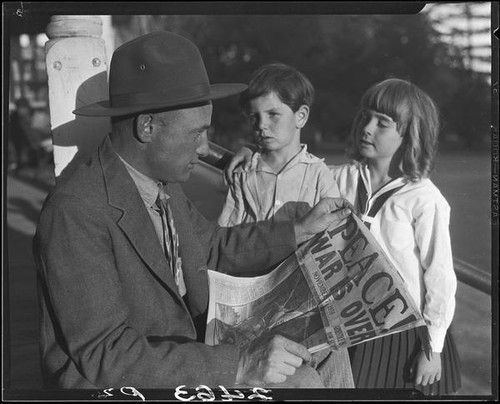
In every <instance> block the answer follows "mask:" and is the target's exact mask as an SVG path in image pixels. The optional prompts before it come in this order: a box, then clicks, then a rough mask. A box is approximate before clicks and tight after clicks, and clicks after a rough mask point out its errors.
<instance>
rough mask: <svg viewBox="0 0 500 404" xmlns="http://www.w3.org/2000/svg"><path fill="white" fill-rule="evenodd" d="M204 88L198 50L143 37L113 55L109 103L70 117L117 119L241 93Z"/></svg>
mask: <svg viewBox="0 0 500 404" xmlns="http://www.w3.org/2000/svg"><path fill="white" fill-rule="evenodd" d="M246 87H247V86H246V85H245V84H240V83H223V84H210V81H209V79H208V74H207V70H206V68H205V63H204V62H203V59H202V57H201V54H200V51H199V50H198V47H197V46H196V45H195V44H194V43H192V42H191V41H189V40H188V39H186V38H184V37H182V36H180V35H177V34H174V33H172V32H168V31H159V32H153V33H150V34H147V35H143V36H141V37H138V38H136V39H133V40H131V41H129V42H126V43H125V44H123V45H122V46H120V47H119V48H117V49H116V51H115V52H114V54H113V57H112V58H111V66H110V69H109V100H106V101H99V102H95V103H93V104H90V105H85V106H82V107H80V108H77V109H76V110H75V111H73V113H74V114H76V115H86V116H120V115H129V114H133V113H140V112H145V111H152V110H158V109H165V108H180V107H184V106H188V105H193V104H195V103H200V102H208V101H211V100H216V99H219V98H223V97H227V96H229V95H233V94H237V93H239V92H241V91H243V90H245V89H246Z"/></svg>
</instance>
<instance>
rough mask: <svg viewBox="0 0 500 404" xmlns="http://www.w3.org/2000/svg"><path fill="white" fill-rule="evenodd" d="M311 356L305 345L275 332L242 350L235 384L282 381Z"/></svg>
mask: <svg viewBox="0 0 500 404" xmlns="http://www.w3.org/2000/svg"><path fill="white" fill-rule="evenodd" d="M311 358H312V355H311V353H310V352H309V351H308V350H307V348H306V347H305V346H303V345H300V344H298V343H296V342H294V341H291V340H289V339H286V338H284V337H282V336H281V335H275V336H274V337H273V338H272V339H271V340H269V341H266V342H262V343H260V344H258V345H255V346H252V345H251V346H250V347H249V348H247V349H246V350H244V351H242V352H241V353H240V361H239V364H238V373H237V375H236V384H241V385H245V386H256V387H259V386H268V385H271V384H276V383H283V382H285V380H286V379H287V377H288V376H291V375H293V374H295V371H296V370H297V369H298V368H300V367H301V366H302V364H303V363H304V362H309V361H310V360H311Z"/></svg>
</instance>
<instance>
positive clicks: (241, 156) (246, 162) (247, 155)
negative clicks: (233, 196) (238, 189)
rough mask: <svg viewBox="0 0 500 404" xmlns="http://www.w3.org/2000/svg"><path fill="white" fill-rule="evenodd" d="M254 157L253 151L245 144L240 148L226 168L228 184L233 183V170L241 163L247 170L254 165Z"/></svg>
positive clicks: (225, 173) (225, 177) (225, 176)
mask: <svg viewBox="0 0 500 404" xmlns="http://www.w3.org/2000/svg"><path fill="white" fill-rule="evenodd" d="M252 157H253V151H252V150H251V149H250V148H248V147H245V146H243V147H242V148H241V149H240V150H238V151H237V152H236V154H235V155H234V157H233V158H232V159H231V161H230V162H229V164H228V165H227V166H226V168H225V169H224V182H225V183H226V184H228V185H231V184H232V182H233V171H234V170H235V168H236V167H238V166H239V165H241V166H242V167H243V169H244V170H245V171H248V170H249V169H250V168H251V167H252Z"/></svg>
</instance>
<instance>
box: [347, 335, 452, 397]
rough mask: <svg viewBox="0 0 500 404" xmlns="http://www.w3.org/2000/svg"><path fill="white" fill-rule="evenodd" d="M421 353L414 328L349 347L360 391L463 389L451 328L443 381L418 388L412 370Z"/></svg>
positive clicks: (442, 392)
mask: <svg viewBox="0 0 500 404" xmlns="http://www.w3.org/2000/svg"><path fill="white" fill-rule="evenodd" d="M419 351H420V340H419V336H418V332H417V330H416V329H415V328H412V329H410V330H407V331H403V332H400V333H396V334H391V335H387V336H385V337H381V338H376V339H374V340H371V341H367V342H365V343H362V344H359V345H355V346H353V347H351V348H349V356H350V358H351V366H352V373H353V377H354V385H355V386H356V387H357V388H386V389H387V388H397V389H418V390H420V391H421V392H422V393H423V394H425V395H446V394H453V393H455V392H457V390H458V389H459V388H460V387H461V376H460V358H459V356H458V352H457V349H456V346H455V342H454V340H453V336H452V335H451V330H450V329H448V332H447V334H446V338H445V342H444V347H443V352H442V353H441V380H440V381H438V382H434V383H433V384H431V385H427V386H415V385H414V383H413V381H412V380H410V377H409V368H410V366H411V364H412V362H413V360H414V359H415V356H416V355H417V354H418V353H419Z"/></svg>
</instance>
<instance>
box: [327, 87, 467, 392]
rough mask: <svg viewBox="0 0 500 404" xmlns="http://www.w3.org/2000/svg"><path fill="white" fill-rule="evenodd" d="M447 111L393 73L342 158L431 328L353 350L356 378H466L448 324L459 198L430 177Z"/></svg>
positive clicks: (386, 382) (352, 191)
mask: <svg viewBox="0 0 500 404" xmlns="http://www.w3.org/2000/svg"><path fill="white" fill-rule="evenodd" d="M438 127H439V120H438V111H437V108H436V106H435V104H434V102H433V101H432V100H431V98H430V97H429V96H428V95H427V94H425V93H424V92H423V91H422V90H420V89H419V88H418V87H417V86H415V85H413V84H411V83H409V82H407V81H404V80H399V79H389V80H385V81H383V82H381V83H378V84H376V85H374V86H373V87H371V88H370V89H369V90H368V91H367V92H366V93H365V94H364V95H363V97H362V99H361V108H360V111H359V112H358V115H357V116H356V118H355V120H354V124H353V127H352V131H351V139H350V140H351V147H350V149H349V150H348V155H349V157H350V158H351V159H352V160H353V162H352V163H351V164H346V165H343V166H337V167H333V168H332V171H333V174H334V180H335V182H336V183H337V185H338V187H339V190H340V192H341V196H343V197H344V198H346V199H348V200H349V201H350V202H351V203H352V204H353V205H354V206H355V207H356V208H357V209H358V210H359V212H360V214H361V215H362V216H361V217H362V219H363V220H364V222H365V223H366V224H367V226H368V227H369V228H370V230H371V232H372V233H373V235H374V236H375V238H376V239H377V240H378V242H379V243H380V245H381V246H382V248H383V249H384V250H385V251H386V252H387V254H388V256H389V258H390V259H391V260H392V261H393V263H394V264H395V266H396V268H397V269H398V271H399V272H400V273H401V275H402V276H403V278H404V279H405V281H406V283H407V285H408V288H409V291H410V293H411V295H412V297H413V299H414V300H415V302H416V303H417V305H418V306H420V308H421V311H422V315H423V318H424V320H425V322H426V327H421V328H418V329H411V330H409V331H405V332H402V333H396V334H392V335H388V336H385V337H382V338H377V339H374V340H371V341H368V342H365V343H362V344H359V345H356V346H354V347H352V348H350V349H349V353H350V357H351V364H352V369H353V376H354V382H355V385H356V387H364V388H409V387H413V386H414V385H415V386H416V387H417V388H418V389H420V390H421V391H423V392H424V394H449V393H453V392H456V391H457V390H458V389H459V388H460V385H461V381H460V370H459V366H460V365H459V358H458V355H457V352H456V348H455V344H454V341H453V338H452V335H451V333H450V330H449V329H448V327H449V326H450V324H451V320H452V318H453V314H454V310H455V291H456V287H457V281H456V276H455V273H454V269H453V260H452V253H451V245H450V234H449V229H448V225H449V217H450V207H449V205H448V203H447V202H446V200H445V199H444V197H443V196H442V195H441V193H440V192H439V190H438V189H437V188H436V186H435V185H434V184H433V183H432V182H431V180H430V179H429V174H430V172H431V169H432V166H433V161H434V157H435V154H436V148H437V135H438Z"/></svg>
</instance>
